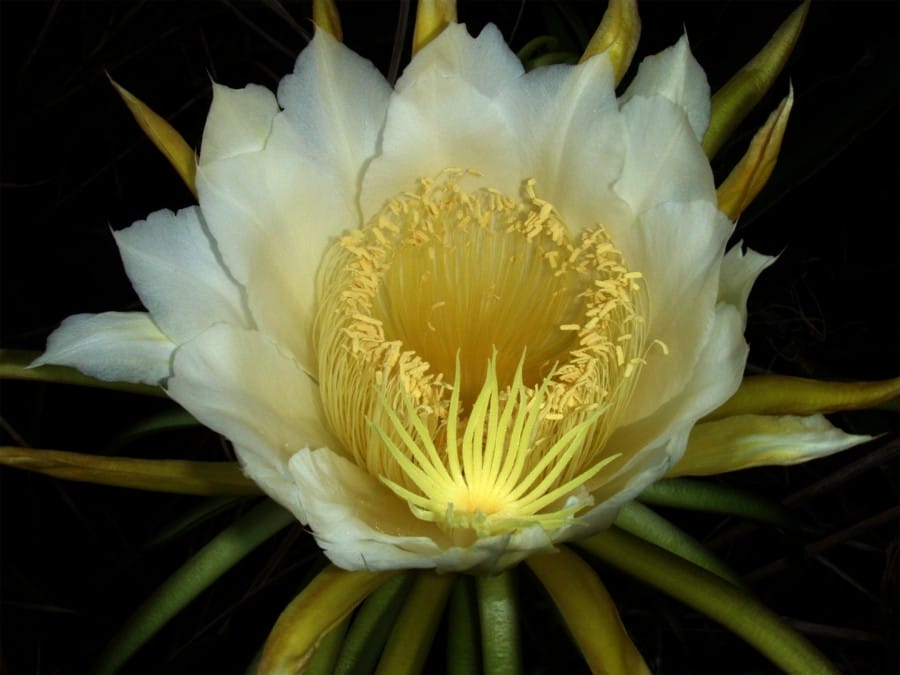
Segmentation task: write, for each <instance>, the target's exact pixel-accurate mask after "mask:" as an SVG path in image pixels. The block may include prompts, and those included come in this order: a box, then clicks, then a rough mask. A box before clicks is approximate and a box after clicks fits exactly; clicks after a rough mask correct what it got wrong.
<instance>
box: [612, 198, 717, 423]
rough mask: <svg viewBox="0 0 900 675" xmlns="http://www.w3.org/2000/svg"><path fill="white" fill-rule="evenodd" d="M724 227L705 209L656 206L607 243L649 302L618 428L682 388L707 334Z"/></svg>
mask: <svg viewBox="0 0 900 675" xmlns="http://www.w3.org/2000/svg"><path fill="white" fill-rule="evenodd" d="M731 230H732V224H731V222H730V221H729V220H728V219H727V218H726V217H725V216H724V215H722V214H721V213H720V212H719V211H718V210H717V209H716V207H715V206H714V205H713V204H711V203H708V202H691V203H688V204H676V203H666V204H660V205H658V206H656V207H654V208H653V209H651V210H650V211H648V212H646V213H644V214H643V216H641V217H640V218H639V220H638V222H637V223H635V224H634V225H633V226H632V227H631V228H630V229H628V230H627V231H626V232H625V235H624V236H623V237H620V238H616V239H614V240H613V241H614V243H615V244H616V245H617V246H618V247H619V248H620V249H621V250H622V252H623V253H624V254H625V260H626V264H627V266H628V267H629V269H631V270H634V271H637V272H640V273H641V274H642V275H643V281H642V283H643V284H644V285H645V286H646V288H647V292H648V294H649V296H650V307H649V316H647V317H646V325H647V334H648V335H649V336H650V338H651V339H654V340H661V341H662V342H663V343H665V345H666V347H667V349H668V354H664V353H663V350H662V349H660V348H658V347H651V349H650V353H649V354H648V356H647V365H645V366H644V367H643V370H642V371H641V374H640V378H639V380H638V383H637V387H636V389H635V393H634V397H633V399H632V402H631V404H630V406H629V410H628V416H627V417H626V418H625V419H624V420H623V424H628V423H630V422H632V421H634V420H636V419H640V418H642V417H645V416H646V415H649V414H650V413H651V412H652V411H653V410H655V409H656V408H658V407H659V406H660V405H662V404H663V403H664V402H665V401H667V400H669V399H671V398H672V397H673V396H674V395H676V394H677V393H678V392H679V391H681V389H682V388H683V387H684V386H685V384H686V382H687V380H688V378H689V377H691V375H692V373H693V370H694V367H695V364H696V363H697V361H698V359H699V358H700V357H701V350H702V349H704V343H705V342H706V341H707V339H708V337H707V336H708V335H709V334H710V333H709V331H710V330H711V328H712V324H713V320H714V314H715V304H716V297H717V294H718V290H719V270H720V267H721V261H722V254H723V252H724V250H725V243H726V242H727V240H728V237H729V235H730V233H731Z"/></svg>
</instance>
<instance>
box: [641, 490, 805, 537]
mask: <svg viewBox="0 0 900 675" xmlns="http://www.w3.org/2000/svg"><path fill="white" fill-rule="evenodd" d="M638 501H641V502H643V503H645V504H653V505H654V506H671V507H674V508H676V509H691V510H693V511H706V512H709V513H721V514H724V515H729V516H739V517H741V518H750V519H752V520H758V521H762V522H765V523H772V524H773V525H778V526H779V527H784V528H791V527H792V525H793V522H792V519H791V516H790V513H789V512H788V511H787V509H785V508H784V507H783V506H781V505H780V504H778V503H776V502H773V501H771V500H769V499H764V498H762V497H759V496H757V495H754V494H751V493H749V492H745V491H743V490H738V489H736V488H732V487H727V486H724V485H718V484H716V483H712V482H710V481H705V480H697V479H692V478H668V479H666V480H661V481H658V482H656V483H653V484H652V485H650V486H649V487H648V488H647V489H646V490H644V491H643V492H642V493H641V494H640V495H639V496H638Z"/></svg>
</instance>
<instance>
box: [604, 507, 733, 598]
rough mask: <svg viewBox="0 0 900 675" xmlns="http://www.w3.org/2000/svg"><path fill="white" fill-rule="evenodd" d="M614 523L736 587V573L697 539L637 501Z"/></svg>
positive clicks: (624, 508) (622, 509)
mask: <svg viewBox="0 0 900 675" xmlns="http://www.w3.org/2000/svg"><path fill="white" fill-rule="evenodd" d="M614 524H615V526H616V527H618V528H620V529H622V530H624V531H625V532H629V533H631V534H633V535H635V536H636V537H640V538H641V539H643V540H645V541H649V542H650V543H651V544H654V545H656V546H659V547H660V548H664V549H666V550H667V551H668V552H669V553H674V554H675V555H677V556H679V557H680V558H684V559H685V560H689V561H691V562H692V563H694V564H695V565H699V566H700V567H702V568H703V569H705V570H707V571H709V572H712V573H713V574H715V575H717V576H720V577H722V578H723V579H725V580H727V581H730V582H731V583H733V584H735V585H737V586H740V585H742V584H741V580H740V578H739V577H738V575H737V574H736V573H735V572H734V571H733V570H732V569H731V568H730V567H728V565H726V564H725V563H724V562H722V560H720V559H719V558H718V557H717V556H716V555H715V554H714V553H713V552H712V551H710V550H709V549H708V548H706V547H705V546H704V545H703V544H701V543H700V542H699V541H697V540H696V539H694V538H693V537H692V536H690V535H689V534H687V533H686V532H684V531H683V530H681V529H679V528H677V527H675V525H673V524H672V523H671V522H669V521H668V520H666V519H665V518H663V517H662V516H661V515H659V514H658V513H656V512H655V511H654V510H652V509H650V508H648V507H646V506H644V505H643V504H641V503H640V502H628V503H627V504H625V505H624V506H622V508H621V509H620V510H619V514H618V515H617V516H616V520H615V523H614Z"/></svg>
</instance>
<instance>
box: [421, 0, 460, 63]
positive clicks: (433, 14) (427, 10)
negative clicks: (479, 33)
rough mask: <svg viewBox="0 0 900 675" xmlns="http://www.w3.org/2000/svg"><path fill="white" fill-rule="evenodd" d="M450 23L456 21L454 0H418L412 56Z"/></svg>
mask: <svg viewBox="0 0 900 675" xmlns="http://www.w3.org/2000/svg"><path fill="white" fill-rule="evenodd" d="M451 23H456V0H419V4H418V6H417V8H416V27H415V28H414V29H413V43H412V53H413V56H415V55H416V54H418V53H419V50H421V49H422V47H424V46H425V45H427V44H428V43H429V42H431V41H432V40H434V38H436V37H437V36H438V35H440V34H441V31H443V30H444V29H445V28H446V27H447V26H448V25H450V24H451Z"/></svg>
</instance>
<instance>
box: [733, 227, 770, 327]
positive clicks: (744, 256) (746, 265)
mask: <svg viewBox="0 0 900 675" xmlns="http://www.w3.org/2000/svg"><path fill="white" fill-rule="evenodd" d="M775 260H776V258H774V257H772V256H768V255H763V254H762V253H757V252H756V251H754V250H753V249H750V248H748V249H746V250H744V247H743V242H742V241H739V242H738V243H737V244H735V245H734V246H732V247H731V248H730V249H729V250H728V253H726V254H725V257H724V258H723V260H722V272H721V274H720V276H719V302H727V303H729V304H731V305H734V306H735V307H737V308H738V310H739V311H740V312H741V317H743V319H744V321H746V320H747V298H749V297H750V289H751V288H752V287H753V284H754V283H755V282H756V279H757V277H759V275H760V274H762V272H763V270H765V269H766V268H767V267H768V266H769V265H771V264H772V263H774V262H775Z"/></svg>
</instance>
